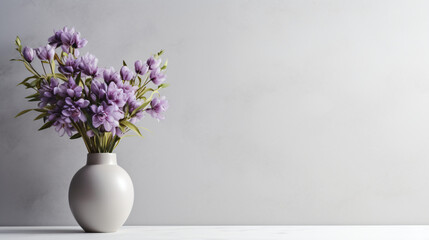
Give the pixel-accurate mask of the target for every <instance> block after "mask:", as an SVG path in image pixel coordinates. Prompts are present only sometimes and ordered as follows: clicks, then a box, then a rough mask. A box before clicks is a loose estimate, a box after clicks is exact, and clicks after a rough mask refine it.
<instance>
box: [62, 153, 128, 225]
mask: <svg viewBox="0 0 429 240" xmlns="http://www.w3.org/2000/svg"><path fill="white" fill-rule="evenodd" d="M133 202H134V188H133V183H132V181H131V178H130V176H129V175H128V173H127V172H126V171H125V170H124V169H123V168H121V167H120V166H118V165H117V163H116V154H115V153H88V158H87V164H86V165H85V166H84V167H82V168H81V169H80V170H79V171H78V172H77V173H76V174H75V175H74V177H73V179H72V181H71V183H70V189H69V204H70V209H71V211H72V213H73V216H74V217H75V219H76V221H77V222H78V223H79V225H80V226H81V227H82V228H83V230H85V231H86V232H116V231H117V230H118V229H119V228H120V227H121V226H122V225H123V224H124V223H125V221H126V220H127V218H128V215H129V214H130V212H131V209H132V207H133Z"/></svg>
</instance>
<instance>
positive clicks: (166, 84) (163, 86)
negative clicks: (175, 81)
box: [158, 83, 170, 89]
mask: <svg viewBox="0 0 429 240" xmlns="http://www.w3.org/2000/svg"><path fill="white" fill-rule="evenodd" d="M168 86H170V84H168V83H163V84H161V85H159V86H158V89H161V88H166V87H168Z"/></svg>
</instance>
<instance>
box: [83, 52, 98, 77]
mask: <svg viewBox="0 0 429 240" xmlns="http://www.w3.org/2000/svg"><path fill="white" fill-rule="evenodd" d="M97 64H98V59H97V58H96V57H95V56H94V55H92V54H89V53H87V54H85V55H84V56H82V57H80V60H79V69H80V70H81V71H82V73H83V74H85V75H87V76H91V77H96V76H97V75H98V67H97Z"/></svg>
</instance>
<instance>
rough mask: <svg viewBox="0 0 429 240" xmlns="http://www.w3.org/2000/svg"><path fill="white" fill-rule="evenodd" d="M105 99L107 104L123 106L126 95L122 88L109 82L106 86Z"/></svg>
mask: <svg viewBox="0 0 429 240" xmlns="http://www.w3.org/2000/svg"><path fill="white" fill-rule="evenodd" d="M106 99H107V102H108V103H109V104H115V105H116V106H118V107H123V106H124V105H125V103H126V102H127V99H128V96H127V95H126V94H125V93H124V90H122V89H120V88H118V86H116V84H115V83H114V82H110V84H109V87H108V88H107V94H106Z"/></svg>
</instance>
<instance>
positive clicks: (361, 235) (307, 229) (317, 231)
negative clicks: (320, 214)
mask: <svg viewBox="0 0 429 240" xmlns="http://www.w3.org/2000/svg"><path fill="white" fill-rule="evenodd" d="M0 239H1V240H9V239H34V240H38V239H40V240H42V239H43V240H49V239H58V240H61V239H74V240H79V239H85V240H91V239H100V240H101V239H102V240H109V239H126V240H134V239H136V240H137V239H138V240H146V239H151V240H160V239H165V240H173V239H175V240H176V239H177V240H179V239H180V240H194V239H208V240H215V239H218V240H224V239H225V240H226V239H228V240H229V239H231V240H243V239H261V240H271V239H294V240H304V239H305V240H309V239H311V240H325V239H326V240H337V239H344V240H354V239H359V240H373V239H386V240H397V239H403V240H419V239H426V240H427V239H429V226H423V225H422V226H126V227H122V228H121V230H120V231H118V232H116V233H84V232H83V231H82V230H81V229H80V228H79V227H0Z"/></svg>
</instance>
